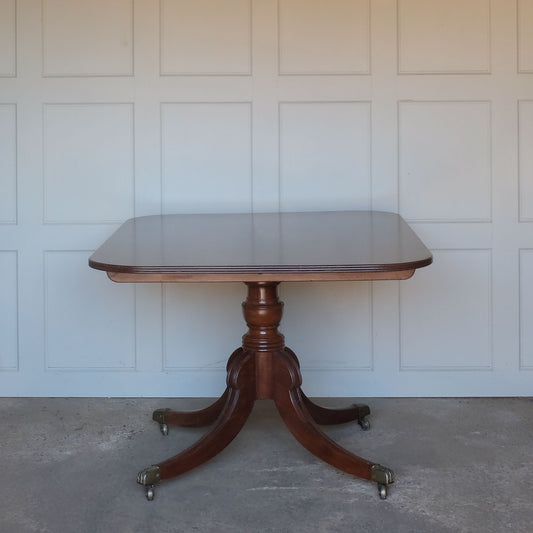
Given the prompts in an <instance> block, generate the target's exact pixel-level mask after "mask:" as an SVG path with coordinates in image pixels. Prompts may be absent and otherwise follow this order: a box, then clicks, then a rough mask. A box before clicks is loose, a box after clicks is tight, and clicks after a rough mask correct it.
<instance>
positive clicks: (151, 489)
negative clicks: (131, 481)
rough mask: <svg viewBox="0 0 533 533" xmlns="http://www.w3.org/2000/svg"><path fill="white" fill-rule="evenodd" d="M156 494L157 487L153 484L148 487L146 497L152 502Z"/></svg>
mask: <svg viewBox="0 0 533 533" xmlns="http://www.w3.org/2000/svg"><path fill="white" fill-rule="evenodd" d="M154 496H155V489H154V486H153V485H150V486H149V487H146V499H147V500H148V501H149V502H151V501H152V500H153V499H154Z"/></svg>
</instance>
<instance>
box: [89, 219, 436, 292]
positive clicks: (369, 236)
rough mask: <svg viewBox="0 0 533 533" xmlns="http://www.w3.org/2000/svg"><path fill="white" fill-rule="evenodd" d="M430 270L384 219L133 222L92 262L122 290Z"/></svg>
mask: <svg viewBox="0 0 533 533" xmlns="http://www.w3.org/2000/svg"><path fill="white" fill-rule="evenodd" d="M431 262H432V255H431V253H430V252H429V250H428V249H427V248H426V247H425V246H424V244H423V243H422V242H421V241H420V239H419V238H418V237H417V236H416V234H415V233H414V232H413V230H412V229H411V228H410V227H409V226H408V225H407V223H406V222H405V221H404V220H403V219H402V218H401V217H400V216H399V215H397V214H394V213H388V212H381V211H329V212H303V213H254V214H201V215H188V214H180V215H155V216H147V217H137V218H132V219H130V220H128V221H126V222H125V223H124V224H123V225H122V226H121V227H120V228H119V229H118V230H117V231H116V232H115V233H114V234H113V235H112V236H111V237H110V238H109V239H108V240H107V241H106V242H105V243H104V244H102V246H100V248H98V249H97V250H96V251H95V252H94V253H93V255H92V256H91V257H90V259H89V265H90V266H91V267H92V268H96V269H99V270H104V271H106V272H107V273H108V275H109V277H110V278H111V279H113V280H114V281H124V282H126V281H134V282H142V281H155V282H164V281H169V282H172V281H257V280H261V279H263V280H265V281H291V280H293V281H306V280H310V281H311V280H343V279H345V280H351V279H353V280H359V279H405V278H408V277H410V276H412V275H413V273H414V271H415V270H416V269H417V268H421V267H424V266H427V265H429V264H430V263H431Z"/></svg>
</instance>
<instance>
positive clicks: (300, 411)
mask: <svg viewBox="0 0 533 533" xmlns="http://www.w3.org/2000/svg"><path fill="white" fill-rule="evenodd" d="M274 375H275V378H276V379H275V383H276V386H275V390H274V402H275V403H276V406H277V408H278V410H279V412H280V415H281V417H282V418H283V421H284V422H285V424H286V425H287V427H288V429H289V430H290V432H291V433H292V434H293V435H294V437H295V438H296V439H297V440H298V442H300V444H302V446H304V447H305V448H306V449H307V450H309V451H310V452H311V453H312V454H313V455H316V456H317V457H318V458H320V459H322V460H323V461H325V462H326V463H329V464H330V465H332V466H334V467H336V468H338V469H340V470H342V471H343V472H346V473H348V474H352V475H354V476H357V477H360V478H362V479H368V480H372V481H376V482H377V483H378V487H379V490H380V495H381V497H385V496H386V486H387V485H388V484H390V483H392V482H393V480H394V479H393V473H392V471H391V470H390V469H388V468H386V467H383V466H381V465H378V464H376V463H372V462H370V461H367V460H366V459H363V458H361V457H359V456H357V455H355V454H353V453H351V452H349V451H347V450H346V449H344V448H342V447H341V446H339V445H338V444H337V443H335V442H334V441H332V440H331V439H330V438H329V437H328V436H327V435H326V434H324V433H323V432H322V431H321V430H320V428H319V427H318V426H317V423H316V422H315V420H314V419H313V417H312V416H311V414H310V412H309V410H308V408H307V406H306V401H305V400H304V397H305V395H304V394H303V393H302V391H301V388H300V386H301V375H300V372H299V368H298V366H297V365H296V364H295V363H294V361H293V359H292V357H291V356H289V355H287V354H286V353H284V352H279V353H278V354H276V356H275V358H274ZM313 405H314V404H313Z"/></svg>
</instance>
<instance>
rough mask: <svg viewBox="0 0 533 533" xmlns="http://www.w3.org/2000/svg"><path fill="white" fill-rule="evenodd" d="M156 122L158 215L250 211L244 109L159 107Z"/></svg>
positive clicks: (210, 105) (218, 105) (246, 114)
mask: <svg viewBox="0 0 533 533" xmlns="http://www.w3.org/2000/svg"><path fill="white" fill-rule="evenodd" d="M161 123H162V134H161V141H162V165H163V167H162V168H163V176H162V182H163V209H164V212H166V213H170V212H190V211H193V212H194V211H198V212H209V211H215V212H216V211H220V212H232V211H237V212H238V211H250V209H251V202H252V162H251V159H252V148H251V146H252V137H251V135H252V132H251V106H250V104H248V103H191V104H185V103H181V104H172V103H165V104H163V106H162V110H161Z"/></svg>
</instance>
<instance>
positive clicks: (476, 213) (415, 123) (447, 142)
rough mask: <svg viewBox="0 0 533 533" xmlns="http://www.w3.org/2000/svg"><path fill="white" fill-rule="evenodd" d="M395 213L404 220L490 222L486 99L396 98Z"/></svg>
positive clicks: (489, 109) (489, 140)
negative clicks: (397, 167) (397, 162)
mask: <svg viewBox="0 0 533 533" xmlns="http://www.w3.org/2000/svg"><path fill="white" fill-rule="evenodd" d="M399 158H400V170H399V180H400V185H399V189H400V191H399V194H400V211H401V213H402V215H404V216H405V217H406V218H408V219H409V220H431V221H489V220H490V218H491V194H492V193H491V108H490V103H489V102H401V103H400V107H399Z"/></svg>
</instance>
